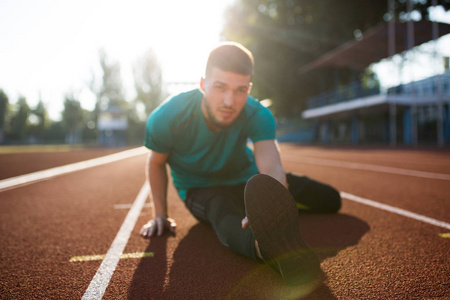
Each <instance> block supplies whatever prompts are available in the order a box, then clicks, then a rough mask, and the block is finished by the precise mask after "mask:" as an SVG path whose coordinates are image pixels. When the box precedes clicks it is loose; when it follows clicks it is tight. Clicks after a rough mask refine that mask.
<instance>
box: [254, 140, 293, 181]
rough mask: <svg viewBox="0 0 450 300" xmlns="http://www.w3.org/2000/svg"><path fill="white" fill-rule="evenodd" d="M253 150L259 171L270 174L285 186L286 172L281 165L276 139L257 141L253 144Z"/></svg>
mask: <svg viewBox="0 0 450 300" xmlns="http://www.w3.org/2000/svg"><path fill="white" fill-rule="evenodd" d="M253 151H254V154H255V162H256V166H257V167H258V171H259V173H261V174H266V175H269V176H272V177H273V178H275V179H276V180H278V181H279V182H281V183H282V184H283V185H284V186H286V187H287V183H286V173H285V172H284V169H283V167H282V165H281V158H280V151H279V150H278V146H277V144H276V141H275V140H263V141H258V142H256V143H255V144H254V150H253Z"/></svg>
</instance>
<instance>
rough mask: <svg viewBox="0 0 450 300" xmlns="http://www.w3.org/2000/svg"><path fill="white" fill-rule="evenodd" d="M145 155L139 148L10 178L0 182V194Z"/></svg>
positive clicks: (146, 151) (144, 151) (145, 149)
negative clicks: (26, 185)
mask: <svg viewBox="0 0 450 300" xmlns="http://www.w3.org/2000/svg"><path fill="white" fill-rule="evenodd" d="M145 153H149V150H148V149H147V148H145V147H139V148H135V149H130V150H125V151H122V152H118V153H114V154H111V155H106V156H102V157H98V158H93V159H89V160H85V161H81V162H77V163H73V164H69V165H65V166H60V167H56V168H51V169H47V170H43V171H38V172H33V173H30V174H26V175H21V176H16V177H11V178H8V179H3V180H0V192H1V191H4V190H9V189H12V188H16V187H19V186H22V185H25V184H30V183H34V182H38V181H41V180H46V179H49V178H52V177H55V176H59V175H63V174H67V173H71V172H75V171H79V170H84V169H87V168H92V167H96V166H100V165H104V164H108V163H111V162H115V161H119V160H122V159H125V158H130V157H133V156H137V155H142V154H145Z"/></svg>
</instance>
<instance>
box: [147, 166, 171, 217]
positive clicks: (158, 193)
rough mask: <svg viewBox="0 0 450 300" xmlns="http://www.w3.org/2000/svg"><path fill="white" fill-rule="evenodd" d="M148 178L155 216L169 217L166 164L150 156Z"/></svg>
mask: <svg viewBox="0 0 450 300" xmlns="http://www.w3.org/2000/svg"><path fill="white" fill-rule="evenodd" d="M147 178H148V180H149V183H150V187H151V191H152V199H153V208H154V214H155V218H158V217H165V218H167V186H168V176H167V169H166V164H165V163H161V162H158V161H155V160H154V159H152V157H150V159H149V163H148V174H147Z"/></svg>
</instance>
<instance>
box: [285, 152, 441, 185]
mask: <svg viewBox="0 0 450 300" xmlns="http://www.w3.org/2000/svg"><path fill="white" fill-rule="evenodd" d="M282 159H283V160H285V161H296V162H301V163H306V164H313V165H322V166H332V167H339V168H347V169H358V170H366V171H374V172H382V173H390V174H397V175H406V176H415V177H421V178H431V179H441V180H450V175H449V174H441V173H432V172H424V171H415V170H408V169H401V168H393V167H386V166H378V165H371V164H363V163H352V162H346V161H338V160H331V159H322V158H313V157H294V156H284V155H283V156H282Z"/></svg>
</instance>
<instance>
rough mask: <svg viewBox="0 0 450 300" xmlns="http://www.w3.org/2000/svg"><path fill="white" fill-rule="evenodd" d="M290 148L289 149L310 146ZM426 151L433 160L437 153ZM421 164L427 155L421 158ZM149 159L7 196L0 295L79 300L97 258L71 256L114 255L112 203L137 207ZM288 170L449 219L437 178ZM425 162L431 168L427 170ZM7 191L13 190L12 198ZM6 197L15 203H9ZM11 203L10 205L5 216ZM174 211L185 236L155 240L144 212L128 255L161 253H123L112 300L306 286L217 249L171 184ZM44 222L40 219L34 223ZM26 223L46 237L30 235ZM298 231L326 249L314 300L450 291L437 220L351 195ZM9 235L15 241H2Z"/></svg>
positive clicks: (120, 216)
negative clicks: (336, 210)
mask: <svg viewBox="0 0 450 300" xmlns="http://www.w3.org/2000/svg"><path fill="white" fill-rule="evenodd" d="M283 147H284V145H282V150H285V151H286V152H288V154H292V155H300V154H301V153H303V154H301V155H305V153H304V152H305V151H306V152H307V151H310V150H308V148H305V147H293V148H289V149H283ZM312 152H313V153H314V154H316V155H317V153H319V154H320V156H321V157H323V158H327V159H334V160H336V159H342V157H344V156H345V151H343V150H333V151H328V150H327V149H322V150H321V151H316V150H314V151H312ZM388 152H389V151H387V152H386V153H385V155H387V156H386V159H389V160H392V161H395V160H396V155H395V153H390V154H389V153H388ZM416 154H417V153H416ZM418 154H420V153H418ZM425 154H426V156H427V157H428V155H429V153H425ZM327 155H328V156H327ZM349 155H350V156H351V157H352V158H353V157H354V158H355V161H359V162H365V163H369V162H370V163H373V162H371V161H370V159H371V158H370V159H369V158H366V157H365V155H364V153H363V154H360V156H358V155H355V152H354V151H353V152H352V153H350V154H349ZM371 157H372V155H371ZM402 157H403V156H402ZM432 158H433V156H432V155H431V156H430V157H428V158H427V160H428V161H433V159H432ZM378 159H379V160H382V159H383V157H382V156H379V157H378ZM417 159H418V160H419V159H420V161H422V162H423V161H426V160H425V159H422V156H421V155H418V156H417ZM144 162H145V158H144V157H137V158H133V159H128V160H126V161H123V162H120V163H114V164H111V165H108V166H102V167H96V168H93V169H91V170H85V171H80V172H77V173H73V174H70V175H64V176H61V177H59V178H54V179H52V180H50V181H48V182H41V183H38V184H36V185H33V186H34V187H33V186H28V187H21V188H19V189H17V190H15V192H12V191H7V192H3V193H0V210H1V211H2V212H0V217H2V219H1V220H2V221H1V225H2V226H1V228H2V235H1V243H2V245H4V244H5V243H6V245H8V246H7V247H6V250H5V249H3V250H2V251H1V258H2V259H1V261H2V269H3V270H6V272H4V273H6V275H5V274H3V275H2V276H4V277H3V278H2V280H1V282H2V288H1V290H2V294H5V293H3V292H4V291H5V289H6V288H8V290H11V291H12V292H13V293H12V294H13V295H14V296H18V295H21V296H22V297H23V298H21V297H15V298H17V299H26V298H27V297H26V296H30V295H33V296H35V297H34V298H43V297H44V296H45V297H46V298H66V299H79V298H80V297H81V295H82V294H83V293H84V291H85V290H86V289H87V286H88V284H89V282H90V281H91V280H92V278H93V277H94V274H95V272H96V270H97V269H98V267H99V266H100V262H99V261H91V262H80V263H68V262H67V261H65V259H67V260H68V259H70V257H72V256H76V255H89V254H105V253H106V251H107V250H108V249H109V247H110V245H111V242H112V240H113V239H114V236H115V235H116V233H117V231H118V230H119V228H120V225H121V223H122V222H123V220H124V218H125V216H126V213H127V210H124V209H121V210H118V209H114V204H118V203H120V204H129V203H131V202H132V200H133V199H135V197H136V195H137V193H138V191H139V189H140V187H141V186H142V183H143V180H144V168H143V166H144ZM285 168H286V169H287V170H288V171H293V172H296V173H302V172H305V173H307V174H308V175H309V176H311V177H313V178H316V179H319V180H322V181H325V182H329V183H331V184H333V185H335V186H336V187H338V188H339V189H341V190H344V191H346V192H349V193H352V194H355V195H358V196H363V197H366V198H369V199H372V200H376V201H380V202H383V203H389V204H392V205H394V206H395V205H397V206H404V208H405V209H408V210H411V211H413V212H416V213H422V214H424V215H427V216H430V217H431V216H436V218H437V219H439V217H441V216H444V214H443V213H442V211H443V212H448V206H446V205H447V204H445V203H443V204H442V205H441V206H436V205H439V203H441V202H446V201H444V200H445V195H447V194H448V193H447V190H448V188H447V186H446V185H441V184H440V183H433V182H434V181H433V180H417V181H410V180H406V179H404V178H403V179H402V177H401V176H399V175H392V176H391V175H383V176H380V175H379V174H371V173H370V172H368V171H362V170H361V171H358V170H347V171H343V170H337V169H336V168H334V169H333V168H332V167H325V166H312V165H309V166H308V165H306V164H301V163H295V164H292V163H289V164H288V165H286V164H285ZM423 168H424V169H422V170H425V171H430V170H431V169H430V168H429V167H428V166H426V165H424V166H423ZM433 168H434V167H433ZM124 174H126V176H123V175H124ZM81 175H82V176H81ZM32 187H33V188H32ZM37 187H39V188H37ZM5 193H9V194H7V196H3V194H5ZM62 195H66V197H62ZM75 195H76V196H75ZM424 195H425V196H426V197H425V196H424ZM62 198H67V200H69V201H68V202H65V201H63V200H61V199H62ZM405 198H406V199H405ZM9 199H12V200H13V201H9V202H10V203H12V204H11V205H10V206H4V205H3V204H4V202H5V200H6V201H8V200H9ZM424 199H426V200H424ZM429 199H431V200H429ZM112 202H116V203H112ZM33 203H34V204H35V203H39V204H40V205H37V206H36V205H33ZM51 206H54V207H56V208H57V210H58V213H57V214H56V216H57V217H55V216H54V214H52V213H50V214H49V212H48V211H46V209H47V208H49V207H51ZM5 207H6V208H7V209H9V210H8V211H7V212H5V214H3V211H4V209H3V208H5ZM416 208H417V209H419V211H417V210H415V209H416ZM169 209H170V212H171V215H172V216H173V217H175V219H176V221H177V223H178V230H177V233H176V234H175V235H168V236H165V237H161V238H155V239H152V240H150V241H149V240H145V239H142V238H141V237H140V236H139V235H138V231H139V228H140V227H141V226H142V225H143V224H145V222H147V221H148V219H149V218H150V217H151V214H152V210H151V207H145V208H144V209H143V210H142V213H141V215H140V217H139V219H138V222H137V224H136V226H135V228H134V230H133V233H132V235H131V237H130V239H129V241H128V244H127V246H126V247H125V251H124V253H132V252H150V251H151V252H154V253H155V256H154V257H147V258H140V259H123V260H120V261H119V263H118V266H117V269H116V271H115V273H114V274H113V277H112V278H111V282H110V284H109V286H108V288H107V290H106V292H105V295H104V299H127V298H129V299H135V298H147V299H165V298H196V299H211V298H221V299H224V298H227V297H228V298H229V299H233V298H237V297H246V298H249V299H271V298H283V297H284V298H286V297H288V296H293V295H298V293H299V292H300V291H297V290H293V289H289V288H286V287H285V286H284V285H283V284H282V282H281V281H280V279H279V276H278V275H277V274H276V273H275V272H273V271H272V270H269V269H264V268H261V266H260V265H258V264H256V263H254V262H252V261H249V260H248V259H246V258H242V257H239V256H237V255H234V254H233V253H230V252H229V251H228V250H227V249H225V248H224V247H223V246H222V245H220V243H219V242H218V241H217V238H216V237H215V235H214V232H213V231H212V230H211V229H210V228H209V227H208V226H205V225H203V224H199V223H198V222H197V221H196V220H195V219H194V218H192V216H190V215H189V214H188V212H187V210H186V209H185V207H184V205H182V203H181V201H180V200H179V199H178V198H177V196H176V193H175V190H174V189H173V187H170V188H169ZM428 213H429V214H430V215H428ZM14 214H15V215H16V217H12V218H11V219H8V220H6V221H11V223H12V224H9V222H8V224H6V222H3V220H4V219H3V217H4V216H5V215H6V216H8V215H14ZM40 219H43V220H44V221H42V220H40ZM73 219H76V220H73ZM441 219H442V218H441ZM27 220H28V221H27ZM442 220H443V219H442ZM100 221H101V222H100ZM35 222H38V223H40V224H38V226H33V224H34V223H35ZM23 223H25V224H23ZM65 223H70V224H65ZM66 225H67V226H66ZM69 225H70V226H69ZM73 227H78V228H77V229H73ZM15 228H18V229H17V230H15ZM29 228H33V230H32V231H33V232H40V234H36V236H35V237H33V239H30V238H29V236H30V235H29V234H28V231H29ZM79 228H83V229H82V230H79ZM86 228H90V229H89V230H86ZM27 229H28V231H27ZM5 230H6V231H5ZM300 230H301V232H302V234H303V235H304V237H305V239H306V240H307V241H308V242H309V243H310V244H311V245H312V246H313V247H315V248H316V250H317V251H318V253H319V256H320V258H321V260H322V268H323V269H324V271H325V274H326V275H327V281H326V284H324V285H322V286H321V287H319V289H318V290H317V291H316V292H314V293H313V294H312V295H310V297H308V299H349V298H357V299H368V298H388V299H404V298H412V297H419V298H420V297H422V298H439V297H450V295H449V293H448V291H447V289H446V286H448V285H449V284H450V282H449V278H450V274H449V271H448V270H447V269H448V267H447V266H448V265H449V260H448V258H447V256H448V255H447V254H448V250H449V244H448V239H444V238H442V237H440V236H439V234H440V233H443V230H441V229H439V228H437V227H435V226H431V225H428V224H424V223H421V222H417V221H415V220H412V219H408V218H405V217H402V216H398V215H395V214H392V213H388V212H385V211H381V210H378V209H374V208H371V207H368V206H365V205H362V204H358V203H354V202H352V201H348V200H345V199H344V202H343V209H342V211H341V213H340V214H337V215H318V216H317V215H316V216H312V215H311V216H310V215H302V216H301V228H300ZM8 234H10V235H11V236H10V237H9V238H7V237H5V236H7V235H8ZM69 237H70V238H69ZM4 242H5V243H4ZM24 245H25V246H24ZM27 250H28V251H27ZM14 252H18V253H14ZM14 254H17V256H14ZM63 257H64V259H63ZM6 260H8V261H10V263H9V265H7V264H6V263H5V261H6ZM22 264H24V265H25V264H28V265H29V266H28V267H27V266H25V267H24V266H22ZM4 266H6V269H5V267H4ZM61 269H63V271H61ZM48 274H52V276H48ZM4 279H5V280H4ZM5 295H7V294H5ZM40 296H41V297H40ZM291 298H292V297H291Z"/></svg>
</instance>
